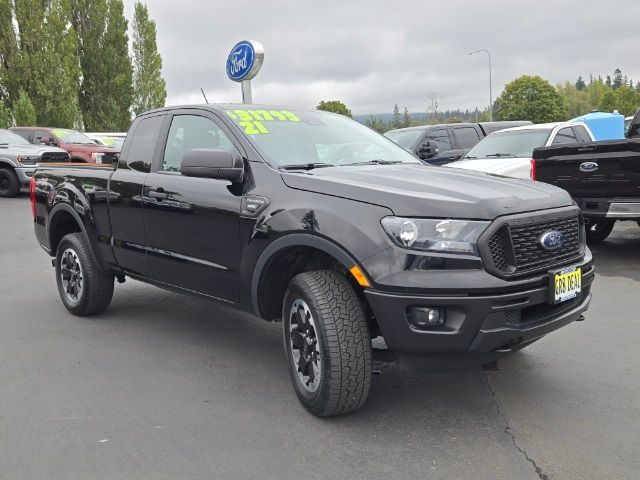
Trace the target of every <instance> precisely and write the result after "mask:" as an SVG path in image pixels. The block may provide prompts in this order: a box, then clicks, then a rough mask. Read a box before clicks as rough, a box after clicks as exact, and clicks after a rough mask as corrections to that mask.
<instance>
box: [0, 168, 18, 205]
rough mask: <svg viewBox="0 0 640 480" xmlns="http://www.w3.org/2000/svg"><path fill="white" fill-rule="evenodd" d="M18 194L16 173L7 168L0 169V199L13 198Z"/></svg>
mask: <svg viewBox="0 0 640 480" xmlns="http://www.w3.org/2000/svg"><path fill="white" fill-rule="evenodd" d="M18 192H20V180H18V175H16V172H15V171H13V170H11V169H9V168H0V197H4V198H9V197H15V196H16V195H17V194H18Z"/></svg>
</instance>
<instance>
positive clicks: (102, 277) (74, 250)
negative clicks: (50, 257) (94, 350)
mask: <svg viewBox="0 0 640 480" xmlns="http://www.w3.org/2000/svg"><path fill="white" fill-rule="evenodd" d="M113 278H114V277H113V275H111V274H109V273H105V272H103V271H102V270H101V269H100V267H99V266H98V264H97V263H96V261H95V260H94V259H93V256H92V255H91V250H90V249H89V246H88V245H87V241H86V240H85V238H84V235H83V234H82V233H70V234H69V235H66V236H65V237H64V238H63V239H62V240H61V241H60V244H59V245H58V251H57V255H56V282H57V284H58V293H59V294H60V299H61V300H62V303H63V304H64V306H65V307H66V308H67V310H69V311H70V312H71V313H73V314H74V315H79V316H87V315H95V314H97V313H100V312H103V311H104V310H106V308H107V307H108V306H109V304H110V303H111V299H112V298H113Z"/></svg>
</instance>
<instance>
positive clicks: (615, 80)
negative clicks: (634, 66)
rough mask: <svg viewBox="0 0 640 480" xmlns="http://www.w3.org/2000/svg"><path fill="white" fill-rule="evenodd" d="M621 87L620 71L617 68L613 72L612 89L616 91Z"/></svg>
mask: <svg viewBox="0 0 640 480" xmlns="http://www.w3.org/2000/svg"><path fill="white" fill-rule="evenodd" d="M621 86H622V71H621V70H620V69H619V68H616V69H615V71H614V72H613V83H612V87H613V89H614V90H617V89H618V88H620V87H621Z"/></svg>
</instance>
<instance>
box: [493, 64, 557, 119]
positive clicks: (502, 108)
mask: <svg viewBox="0 0 640 480" xmlns="http://www.w3.org/2000/svg"><path fill="white" fill-rule="evenodd" d="M496 114H497V116H498V117H499V118H500V119H501V120H531V121H532V122H534V123H543V122H555V121H561V120H566V119H567V115H568V113H567V106H566V104H565V102H564V99H563V98H562V96H561V95H560V94H559V93H558V92H557V91H556V89H555V88H553V86H552V85H551V84H550V83H549V82H548V81H547V80H544V79H543V78H541V77H539V76H537V75H536V76H529V75H523V76H521V77H518V78H516V79H515V80H513V81H512V82H510V83H508V84H507V85H506V86H505V88H504V91H503V92H502V93H501V94H500V96H499V97H498V98H497V99H496Z"/></svg>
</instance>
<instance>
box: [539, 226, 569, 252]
mask: <svg viewBox="0 0 640 480" xmlns="http://www.w3.org/2000/svg"><path fill="white" fill-rule="evenodd" d="M563 243H564V234H563V233H562V232H559V231H557V230H549V231H548V232H545V233H543V234H542V236H541V237H540V246H541V247H542V248H544V249H545V250H555V249H557V248H560V247H561V246H562V244H563Z"/></svg>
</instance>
